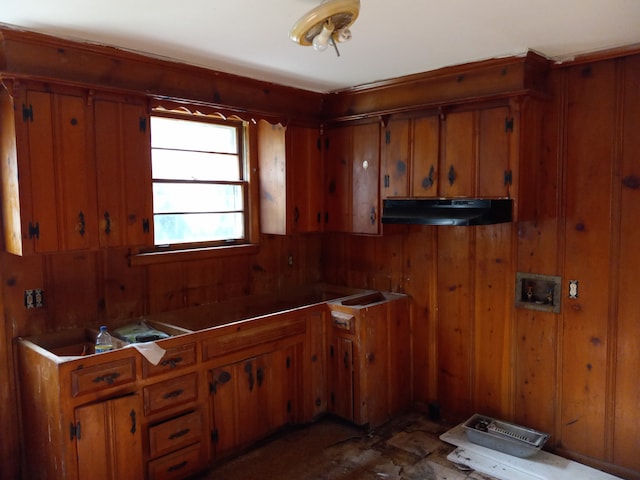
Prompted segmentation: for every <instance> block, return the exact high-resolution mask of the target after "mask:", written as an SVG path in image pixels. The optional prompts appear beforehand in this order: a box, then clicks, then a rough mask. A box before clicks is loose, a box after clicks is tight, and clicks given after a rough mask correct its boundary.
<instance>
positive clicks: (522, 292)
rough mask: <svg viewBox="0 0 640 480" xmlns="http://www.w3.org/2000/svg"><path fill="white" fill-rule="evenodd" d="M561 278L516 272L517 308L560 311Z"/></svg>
mask: <svg viewBox="0 0 640 480" xmlns="http://www.w3.org/2000/svg"><path fill="white" fill-rule="evenodd" d="M560 288H561V279H560V277H558V276H555V275H541V274H538V273H523V272H518V273H517V274H516V289H515V303H516V308H528V309H531V310H540V311H543V312H553V313H560Z"/></svg>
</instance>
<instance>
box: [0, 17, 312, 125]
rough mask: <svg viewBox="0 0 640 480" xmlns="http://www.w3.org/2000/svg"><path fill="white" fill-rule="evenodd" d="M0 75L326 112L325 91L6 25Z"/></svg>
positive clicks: (256, 112) (262, 111)
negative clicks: (252, 77) (319, 91)
mask: <svg viewBox="0 0 640 480" xmlns="http://www.w3.org/2000/svg"><path fill="white" fill-rule="evenodd" d="M0 76H2V77H12V78H17V79H33V80H40V81H45V82H58V83H67V84H71V85H79V86H83V87H95V88H100V89H105V90H113V91H118V92H125V93H136V94H141V93H142V94H144V95H147V96H149V97H154V98H171V99H172V100H176V101H184V102H187V103H189V104H191V105H198V104H202V105H207V106H211V107H216V108H220V109H222V110H225V111H228V112H233V113H235V114H237V115H238V116H243V115H244V116H248V117H252V118H253V117H258V118H265V119H268V120H271V121H282V122H283V123H287V122H289V121H292V120H293V121H295V120H302V121H305V120H307V121H308V120H309V119H313V120H316V119H318V118H319V117H320V113H321V108H322V100H323V95H322V94H321V93H315V92H310V91H306V90H300V89H295V88H291V87H285V86H282V85H277V84H274V83H268V82H264V81H260V80H254V79H250V78H246V77H241V76H237V75H232V74H228V73H223V72H219V71H215V70H208V69H205V68H201V67H196V66H192V65H188V64H182V63H177V62H171V61H167V60H164V59H161V58H156V57H152V56H146V55H142V54H139V53H134V52H130V51H125V50H121V49H118V48H115V47H108V46H104V45H97V44H92V43H81V42H76V41H71V40H67V39H62V38H58V37H53V36H49V35H44V34H41V33H36V32H31V31H26V30H21V29H16V28H9V27H8V26H1V25H0Z"/></svg>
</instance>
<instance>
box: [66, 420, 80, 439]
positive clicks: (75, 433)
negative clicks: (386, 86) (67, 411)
mask: <svg viewBox="0 0 640 480" xmlns="http://www.w3.org/2000/svg"><path fill="white" fill-rule="evenodd" d="M69 437H70V438H69V440H73V437H76V438H77V439H78V440H80V438H81V434H80V422H78V423H77V424H76V425H74V424H73V423H72V424H70V425H69Z"/></svg>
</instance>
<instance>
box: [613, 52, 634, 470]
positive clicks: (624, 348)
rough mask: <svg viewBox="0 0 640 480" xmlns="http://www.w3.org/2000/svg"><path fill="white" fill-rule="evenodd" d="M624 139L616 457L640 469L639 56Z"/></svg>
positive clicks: (630, 81) (627, 82)
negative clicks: (639, 288) (639, 284)
mask: <svg viewBox="0 0 640 480" xmlns="http://www.w3.org/2000/svg"><path fill="white" fill-rule="evenodd" d="M623 81H624V84H623V85H624V86H623V91H624V104H623V105H624V106H623V116H622V119H623V125H622V132H623V143H622V166H621V171H620V180H621V206H620V207H621V208H620V215H621V218H620V250H619V256H618V262H619V266H620V268H619V271H618V279H617V280H618V282H619V286H620V290H619V296H618V325H617V332H616V339H617V349H616V359H615V362H616V363H615V379H616V383H615V386H616V390H615V407H614V408H615V413H614V415H615V423H614V442H613V462H614V463H616V464H618V465H622V466H623V467H626V468H629V469H633V470H635V471H640V455H638V452H639V451H640V432H639V430H638V406H639V405H640V382H638V375H637V371H638V365H640V349H639V348H638V339H639V338H640V310H639V309H638V297H637V295H636V294H634V293H632V292H634V291H637V290H635V285H636V283H637V281H638V272H640V249H638V245H639V244H640V230H639V229H638V222H637V218H638V211H639V210H640V136H638V122H639V121H640V56H636V57H633V58H629V59H628V60H626V65H625V71H624V80H623Z"/></svg>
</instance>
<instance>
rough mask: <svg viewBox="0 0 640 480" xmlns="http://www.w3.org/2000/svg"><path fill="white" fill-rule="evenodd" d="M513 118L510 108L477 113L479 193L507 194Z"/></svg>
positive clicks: (510, 180) (489, 109)
mask: <svg viewBox="0 0 640 480" xmlns="http://www.w3.org/2000/svg"><path fill="white" fill-rule="evenodd" d="M514 121H515V120H514V118H513V117H512V116H511V114H510V109H509V107H496V108H485V109H482V110H480V111H479V112H478V196H480V197H506V196H508V195H509V190H510V187H511V183H512V173H511V166H510V163H511V162H510V158H509V157H510V152H511V145H510V143H511V136H512V132H513V122H514Z"/></svg>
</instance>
